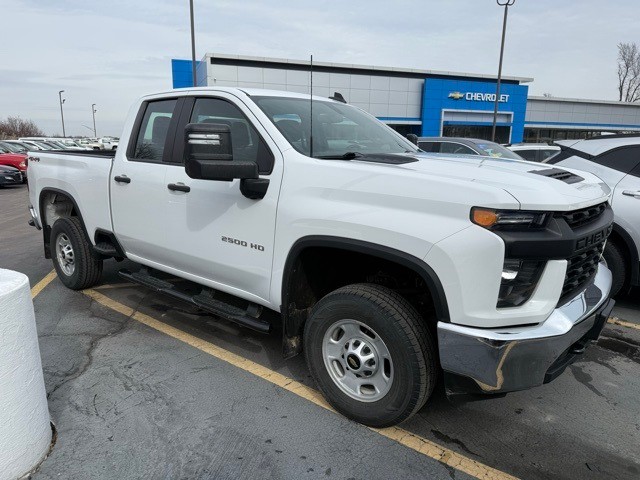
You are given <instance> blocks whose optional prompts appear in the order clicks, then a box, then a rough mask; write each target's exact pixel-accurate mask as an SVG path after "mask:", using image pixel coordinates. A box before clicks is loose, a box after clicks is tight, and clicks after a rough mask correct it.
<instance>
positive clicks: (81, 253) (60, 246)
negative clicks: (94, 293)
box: [50, 217, 102, 290]
mask: <svg viewBox="0 0 640 480" xmlns="http://www.w3.org/2000/svg"><path fill="white" fill-rule="evenodd" d="M50 247H51V260H52V261H53V266H54V268H55V269H56V272H57V273H58V278H59V279H60V281H62V283H64V285H65V286H66V287H68V288H70V289H72V290H82V289H85V288H89V287H92V286H94V285H95V284H96V283H98V281H99V280H100V277H101V275H102V260H100V259H98V258H96V257H95V256H94V254H93V251H92V249H91V244H90V243H89V240H88V239H87V238H86V235H85V234H84V230H83V229H82V224H81V223H80V219H78V217H65V218H59V219H58V220H56V222H55V223H54V224H53V227H52V228H51V238H50Z"/></svg>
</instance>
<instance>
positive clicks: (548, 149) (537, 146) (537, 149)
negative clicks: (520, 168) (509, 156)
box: [507, 143, 560, 163]
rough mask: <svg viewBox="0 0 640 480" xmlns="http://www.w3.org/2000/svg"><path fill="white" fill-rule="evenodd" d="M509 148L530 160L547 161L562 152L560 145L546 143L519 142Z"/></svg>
mask: <svg viewBox="0 0 640 480" xmlns="http://www.w3.org/2000/svg"><path fill="white" fill-rule="evenodd" d="M507 148H508V149H509V150H511V151H512V152H516V153H517V154H518V155H520V156H521V157H522V158H524V159H525V160H528V161H530V162H541V163H546V162H548V161H549V160H550V159H551V158H553V157H554V156H555V155H557V154H559V153H560V147H558V146H556V145H549V144H546V143H518V144H515V145H508V146H507Z"/></svg>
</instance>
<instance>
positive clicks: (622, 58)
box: [618, 43, 640, 102]
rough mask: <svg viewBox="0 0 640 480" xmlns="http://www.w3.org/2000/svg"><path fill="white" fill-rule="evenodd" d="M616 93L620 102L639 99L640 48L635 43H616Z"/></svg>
mask: <svg viewBox="0 0 640 480" xmlns="http://www.w3.org/2000/svg"><path fill="white" fill-rule="evenodd" d="M618 93H619V98H618V100H620V101H621V102H637V101H639V100H640V49H639V48H638V45H636V43H619V44H618Z"/></svg>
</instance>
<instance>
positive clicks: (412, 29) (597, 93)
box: [0, 0, 640, 136]
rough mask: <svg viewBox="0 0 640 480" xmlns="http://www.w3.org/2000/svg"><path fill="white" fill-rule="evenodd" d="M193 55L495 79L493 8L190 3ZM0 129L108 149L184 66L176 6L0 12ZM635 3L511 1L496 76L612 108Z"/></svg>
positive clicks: (28, 0) (186, 37)
mask: <svg viewBox="0 0 640 480" xmlns="http://www.w3.org/2000/svg"><path fill="white" fill-rule="evenodd" d="M194 6H195V17H196V21H195V30H196V57H197V58H198V59H200V58H202V57H203V56H204V55H205V54H206V53H224V54H238V55H254V56H264V57H278V58H291V59H307V58H309V55H310V54H313V56H314V60H315V61H318V62H338V63H355V64H367V65H380V66H390V67H404V68H417V69H425V70H443V71H456V72H472V73H482V74H494V75H495V74H496V72H497V69H498V57H499V49H500V34H501V28H502V15H503V9H502V8H500V7H498V6H497V4H496V1H495V0H437V1H436V0H394V1H381V0H366V1H365V0H350V1H347V2H345V1H321V0H316V1H310V0H295V1H290V0H277V1H276V0H264V1H258V0H235V1H234V0H206V1H205V0H194ZM0 15H1V18H2V19H3V22H2V24H1V25H0V45H1V47H0V119H2V118H6V117H7V116H19V117H21V118H24V119H31V120H33V121H34V122H36V124H37V125H38V126H39V127H40V128H42V129H43V130H44V131H45V133H46V134H47V135H55V134H61V133H62V126H61V119H60V105H59V101H58V91H59V90H65V93H64V94H63V98H65V103H64V116H65V127H66V133H67V135H68V136H70V135H91V134H92V130H93V120H92V115H91V104H93V103H95V104H96V105H97V106H96V109H97V113H96V124H97V131H98V135H99V136H102V135H116V136H119V135H120V133H121V129H122V124H123V122H124V120H125V118H126V116H127V113H128V111H129V108H130V106H131V105H132V103H133V102H134V101H135V100H136V98H138V97H140V96H141V95H145V94H148V93H152V92H155V91H163V90H167V89H170V88H171V85H172V79H171V59H172V58H184V59H188V58H190V57H191V43H190V33H189V1H188V0H136V1H134V2H131V1H124V0H111V1H108V2H106V1H92V0H0ZM639 20H640V2H637V0H616V1H615V2H607V1H603V0H598V1H596V0H564V1H559V0H516V3H515V5H514V6H513V7H512V8H510V9H509V20H508V27H507V42H506V48H505V56H504V67H503V74H504V75H513V76H522V77H533V78H534V79H535V80H534V82H533V83H531V84H530V87H529V88H530V89H529V93H530V95H542V94H543V93H550V94H551V95H553V96H556V97H569V98H588V99H603V100H617V91H616V84H617V75H616V57H617V47H616V45H617V44H618V43H619V42H635V41H640V38H638V37H640V33H639V32H640V30H638V21H639Z"/></svg>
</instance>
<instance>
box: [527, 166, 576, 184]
mask: <svg viewBox="0 0 640 480" xmlns="http://www.w3.org/2000/svg"><path fill="white" fill-rule="evenodd" d="M529 173H533V174H535V175H542V176H543V177H549V178H555V179H556V180H560V181H561V182H564V183H568V184H572V183H579V182H582V181H583V180H584V178H582V177H581V176H580V175H576V174H575V173H571V172H567V171H566V170H562V169H561V168H548V169H546V170H530V171H529Z"/></svg>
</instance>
